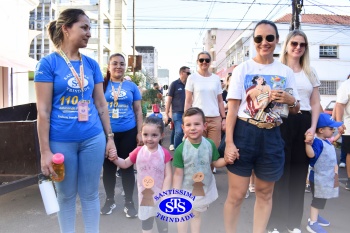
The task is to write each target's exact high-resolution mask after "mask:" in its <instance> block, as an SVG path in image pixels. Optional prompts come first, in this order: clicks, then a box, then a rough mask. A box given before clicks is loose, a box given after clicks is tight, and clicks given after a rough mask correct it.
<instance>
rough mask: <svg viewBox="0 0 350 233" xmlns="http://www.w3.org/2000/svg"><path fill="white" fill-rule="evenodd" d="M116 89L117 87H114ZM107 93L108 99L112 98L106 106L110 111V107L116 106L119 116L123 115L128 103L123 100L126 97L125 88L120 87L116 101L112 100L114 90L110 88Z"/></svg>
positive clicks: (125, 112) (126, 110)
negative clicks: (108, 94)
mask: <svg viewBox="0 0 350 233" xmlns="http://www.w3.org/2000/svg"><path fill="white" fill-rule="evenodd" d="M117 89H118V87H117V88H115V90H117ZM109 93H110V97H109V99H110V100H112V101H109V102H108V108H109V109H110V113H111V112H112V111H111V109H113V108H117V109H118V111H119V117H123V116H125V115H126V114H127V112H128V108H129V105H128V104H125V100H126V99H127V98H128V97H127V90H124V89H123V88H121V89H120V92H119V95H118V101H117V102H115V101H114V92H113V90H112V89H110V91H109ZM121 102H123V103H121Z"/></svg>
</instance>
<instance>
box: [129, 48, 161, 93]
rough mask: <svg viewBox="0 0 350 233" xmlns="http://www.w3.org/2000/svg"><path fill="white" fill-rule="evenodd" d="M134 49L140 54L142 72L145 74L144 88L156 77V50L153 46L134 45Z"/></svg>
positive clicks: (155, 79) (155, 80) (148, 86)
mask: <svg viewBox="0 0 350 233" xmlns="http://www.w3.org/2000/svg"><path fill="white" fill-rule="evenodd" d="M135 49H136V51H137V53H138V55H141V56H142V73H143V74H144V75H145V76H146V88H150V85H151V84H153V83H155V82H157V78H158V52H157V50H156V48H155V47H153V46H136V47H135Z"/></svg>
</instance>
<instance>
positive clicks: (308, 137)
mask: <svg viewBox="0 0 350 233" xmlns="http://www.w3.org/2000/svg"><path fill="white" fill-rule="evenodd" d="M314 135H315V134H314V133H310V132H308V131H306V133H305V140H304V142H305V143H306V144H308V145H312V143H313V141H314Z"/></svg>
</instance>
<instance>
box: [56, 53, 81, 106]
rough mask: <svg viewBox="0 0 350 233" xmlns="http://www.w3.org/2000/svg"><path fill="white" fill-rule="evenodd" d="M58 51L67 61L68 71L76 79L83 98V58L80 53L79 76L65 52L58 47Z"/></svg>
mask: <svg viewBox="0 0 350 233" xmlns="http://www.w3.org/2000/svg"><path fill="white" fill-rule="evenodd" d="M58 52H59V53H60V55H61V56H62V57H63V59H64V60H65V62H66V63H67V65H68V67H69V69H70V71H71V72H72V74H73V76H74V77H75V79H76V80H77V82H78V84H79V87H80V89H81V99H82V100H84V65H83V58H82V56H81V54H80V53H79V55H80V77H79V75H78V74H77V72H76V71H75V69H74V67H73V65H72V63H70V61H69V59H68V57H67V56H66V54H65V53H64V52H63V51H62V50H61V49H60V50H58Z"/></svg>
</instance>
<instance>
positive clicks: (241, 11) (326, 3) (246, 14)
mask: <svg viewBox="0 0 350 233" xmlns="http://www.w3.org/2000/svg"><path fill="white" fill-rule="evenodd" d="M291 2H292V1H291V0H135V19H136V22H135V26H136V27H135V28H136V29H135V41H136V43H135V44H136V46H154V47H155V48H156V50H157V51H158V66H159V67H158V68H161V69H169V71H170V82H171V81H173V80H175V79H177V78H178V71H179V68H180V67H181V66H184V65H185V66H189V67H191V69H192V71H193V69H195V66H196V56H197V54H198V53H199V52H200V51H202V50H203V36H204V35H205V32H206V31H207V30H210V29H211V28H219V29H220V28H222V29H231V30H238V29H245V28H246V27H247V26H248V25H249V24H250V23H251V22H252V21H259V20H262V19H268V20H276V19H278V18H280V17H282V16H283V15H285V14H287V13H292V7H291V5H290V4H291ZM132 3H133V1H132V0H128V11H127V13H128V17H127V18H128V23H127V28H128V40H130V42H131V43H132V9H133V4H132ZM303 13H306V14H316V13H317V14H338V15H350V0H333V1H330V0H304V7H303V9H302V13H301V14H303Z"/></svg>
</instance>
